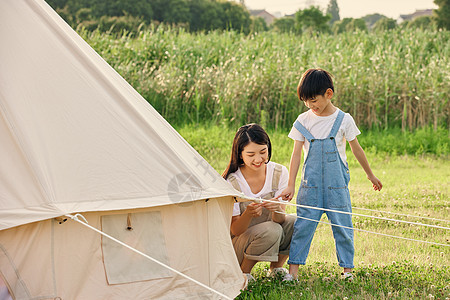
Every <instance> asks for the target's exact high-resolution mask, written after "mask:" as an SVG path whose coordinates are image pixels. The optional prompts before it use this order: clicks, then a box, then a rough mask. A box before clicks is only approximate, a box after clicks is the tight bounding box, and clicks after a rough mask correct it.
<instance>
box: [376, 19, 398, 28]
mask: <svg viewBox="0 0 450 300" xmlns="http://www.w3.org/2000/svg"><path fill="white" fill-rule="evenodd" d="M396 27H397V22H396V21H395V20H394V19H391V18H382V19H379V20H378V21H377V22H376V23H375V24H374V25H373V28H372V29H373V30H374V31H386V30H391V29H394V28H396Z"/></svg>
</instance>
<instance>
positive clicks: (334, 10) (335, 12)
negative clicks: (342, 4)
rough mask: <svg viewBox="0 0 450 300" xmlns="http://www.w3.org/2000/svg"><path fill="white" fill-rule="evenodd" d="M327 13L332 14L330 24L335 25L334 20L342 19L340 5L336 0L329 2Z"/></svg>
mask: <svg viewBox="0 0 450 300" xmlns="http://www.w3.org/2000/svg"><path fill="white" fill-rule="evenodd" d="M327 14H328V15H331V20H330V25H333V23H334V22H336V21H339V20H340V19H341V17H340V16H339V6H338V4H337V1H336V0H330V3H328V7H327Z"/></svg>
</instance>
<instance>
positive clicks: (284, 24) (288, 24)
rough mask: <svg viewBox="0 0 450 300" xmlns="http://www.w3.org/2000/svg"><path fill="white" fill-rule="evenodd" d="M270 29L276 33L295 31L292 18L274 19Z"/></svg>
mask: <svg viewBox="0 0 450 300" xmlns="http://www.w3.org/2000/svg"><path fill="white" fill-rule="evenodd" d="M272 27H273V29H274V30H275V31H278V32H294V31H295V19H294V18H292V17H284V18H279V19H275V21H273V23H272Z"/></svg>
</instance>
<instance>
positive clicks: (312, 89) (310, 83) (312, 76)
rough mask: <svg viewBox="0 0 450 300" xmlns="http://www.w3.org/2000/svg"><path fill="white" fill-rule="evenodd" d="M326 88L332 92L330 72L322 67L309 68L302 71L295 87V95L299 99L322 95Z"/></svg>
mask: <svg viewBox="0 0 450 300" xmlns="http://www.w3.org/2000/svg"><path fill="white" fill-rule="evenodd" d="M327 89H331V90H332V91H333V92H334V86H333V79H331V74H330V73H328V72H327V71H325V70H322V69H309V70H307V71H306V72H305V73H303V75H302V78H301V79H300V82H299V84H298V87H297V95H298V98H299V99H300V100H301V101H306V100H309V99H313V98H314V97H316V96H317V95H324V94H325V92H326V91H327Z"/></svg>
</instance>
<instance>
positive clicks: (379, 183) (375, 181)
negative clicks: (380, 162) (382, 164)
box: [367, 175, 383, 191]
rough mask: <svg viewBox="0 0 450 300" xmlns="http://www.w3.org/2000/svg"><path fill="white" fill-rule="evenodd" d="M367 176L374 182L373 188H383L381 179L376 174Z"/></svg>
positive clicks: (376, 189) (379, 189) (377, 189)
mask: <svg viewBox="0 0 450 300" xmlns="http://www.w3.org/2000/svg"><path fill="white" fill-rule="evenodd" d="M367 178H368V179H369V180H370V181H371V182H372V186H373V189H374V190H375V191H381V188H382V187H383V185H382V184H381V181H380V180H379V179H378V178H376V177H375V175H372V176H370V177H369V176H367Z"/></svg>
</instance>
